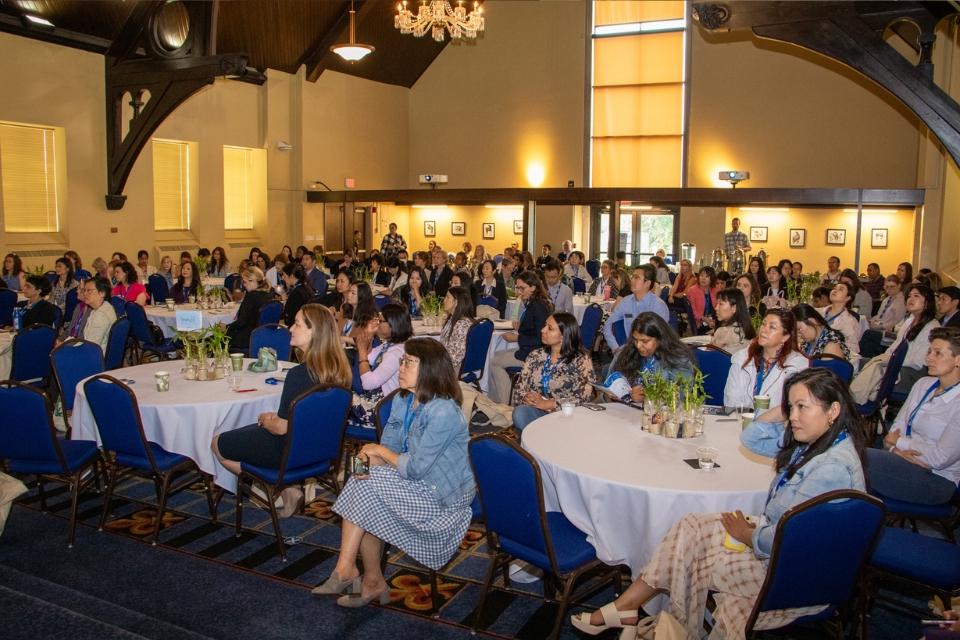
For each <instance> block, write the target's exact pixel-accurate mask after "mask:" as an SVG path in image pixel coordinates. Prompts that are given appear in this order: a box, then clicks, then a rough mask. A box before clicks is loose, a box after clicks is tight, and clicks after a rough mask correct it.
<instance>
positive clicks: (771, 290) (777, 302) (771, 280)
mask: <svg viewBox="0 0 960 640" xmlns="http://www.w3.org/2000/svg"><path fill="white" fill-rule="evenodd" d="M760 296H761V302H763V304H764V305H765V306H766V308H767V309H779V308H781V307H786V304H785V303H786V298H787V290H786V288H785V284H784V282H783V272H781V271H780V267H778V266H777V265H774V264H772V265H770V266H769V267H767V282H766V284H764V285H762V286H761V287H760Z"/></svg>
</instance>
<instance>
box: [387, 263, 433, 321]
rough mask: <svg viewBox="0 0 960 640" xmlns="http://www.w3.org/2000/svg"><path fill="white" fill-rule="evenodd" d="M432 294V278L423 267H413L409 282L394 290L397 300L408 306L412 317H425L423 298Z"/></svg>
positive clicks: (408, 278) (408, 277)
mask: <svg viewBox="0 0 960 640" xmlns="http://www.w3.org/2000/svg"><path fill="white" fill-rule="evenodd" d="M429 294H430V280H429V279H428V278H427V274H426V272H424V270H423V268H422V267H411V268H410V273H409V274H407V282H406V283H405V284H403V285H401V286H400V287H399V288H398V289H397V290H396V291H394V292H393V297H394V298H396V300H397V302H400V303H403V304H405V305H406V306H407V310H408V311H409V312H410V317H411V318H420V317H423V310H422V307H423V299H424V298H426V297H427V296H428V295H429Z"/></svg>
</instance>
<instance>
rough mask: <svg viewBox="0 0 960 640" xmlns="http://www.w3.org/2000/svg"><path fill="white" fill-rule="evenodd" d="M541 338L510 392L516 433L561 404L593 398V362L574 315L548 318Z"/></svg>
mask: <svg viewBox="0 0 960 640" xmlns="http://www.w3.org/2000/svg"><path fill="white" fill-rule="evenodd" d="M650 315H653V314H650ZM658 319H659V318H658ZM540 335H541V341H542V342H543V347H542V348H540V349H534V350H533V351H531V352H530V355H529V356H527V359H526V360H524V362H523V369H522V370H521V371H520V377H519V378H517V385H516V387H515V388H514V390H513V404H514V409H513V426H514V427H516V428H517V429H518V430H519V431H523V430H524V428H526V426H527V425H528V424H530V423H531V422H533V421H534V420H536V419H537V418H539V417H541V416H545V415H547V414H548V413H550V412H552V411H556V410H558V409H559V408H560V405H561V404H562V403H564V402H572V403H574V404H580V403H582V402H587V401H588V400H590V398H591V397H592V396H593V387H592V386H591V383H592V382H593V381H594V376H593V361H592V360H591V359H590V356H589V355H588V354H587V353H586V352H585V351H584V349H583V344H582V343H581V342H580V326H579V325H577V319H576V318H575V317H573V314H570V313H554V314H551V315H550V317H548V318H547V323H546V324H545V325H544V326H543V331H541V332H540Z"/></svg>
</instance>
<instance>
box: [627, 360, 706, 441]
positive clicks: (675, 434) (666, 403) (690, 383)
mask: <svg viewBox="0 0 960 640" xmlns="http://www.w3.org/2000/svg"><path fill="white" fill-rule="evenodd" d="M704 377H705V376H704V375H703V373H702V372H700V371H697V372H696V373H695V374H694V375H693V376H684V375H679V376H677V377H676V379H674V380H668V379H667V378H666V377H664V375H663V374H662V373H661V372H659V371H657V372H655V373H645V374H643V377H642V379H643V390H644V403H643V412H644V427H645V429H646V430H647V431H649V432H650V433H652V434H654V435H662V436H664V437H667V438H693V437H696V436H699V435H702V434H703V423H704V418H703V405H704V404H705V403H706V400H707V395H706V392H705V391H704V389H703V380H704Z"/></svg>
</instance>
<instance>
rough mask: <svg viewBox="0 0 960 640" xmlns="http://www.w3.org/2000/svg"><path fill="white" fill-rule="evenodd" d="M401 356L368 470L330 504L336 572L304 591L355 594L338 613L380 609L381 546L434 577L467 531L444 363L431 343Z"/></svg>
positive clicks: (463, 470) (461, 462)
mask: <svg viewBox="0 0 960 640" xmlns="http://www.w3.org/2000/svg"><path fill="white" fill-rule="evenodd" d="M404 351H405V354H404V357H403V359H402V360H401V363H400V388H401V389H402V391H401V392H400V393H399V394H397V395H396V396H394V398H393V404H392V405H391V409H390V418H389V419H388V420H387V424H386V425H385V426H384V430H383V437H382V438H381V441H380V444H368V445H365V446H364V447H363V449H361V450H360V454H359V457H360V458H361V459H364V460H366V461H367V462H368V463H369V465H370V473H369V475H367V476H357V475H353V476H350V479H349V480H348V481H347V485H346V486H345V487H344V489H343V492H342V493H341V494H340V497H339V498H338V499H337V502H336V504H334V506H333V510H334V512H335V513H337V514H339V515H340V516H341V517H342V518H343V523H342V525H341V533H340V555H339V556H338V557H337V564H336V567H334V569H333V572H332V573H331V574H330V577H329V578H328V579H327V581H326V582H324V583H323V584H321V585H320V586H318V587H316V588H315V589H314V590H313V593H314V594H317V595H324V594H340V593H343V592H344V591H345V590H347V589H348V588H349V587H351V586H353V587H354V589H353V591H354V592H356V591H358V590H359V593H354V594H353V595H347V596H343V597H341V598H339V599H338V600H337V604H339V605H341V606H344V607H361V606H364V605H366V604H368V603H369V602H371V601H373V600H379V602H380V603H381V604H386V603H387V602H389V600H390V589H389V586H388V585H387V583H386V581H385V580H384V577H383V573H382V571H381V565H380V562H381V557H382V554H383V541H386V542H389V543H390V544H391V545H393V546H395V547H397V548H398V549H400V550H401V551H403V552H404V553H406V554H408V555H409V556H411V557H412V558H413V559H414V560H416V561H417V562H419V563H421V564H423V565H425V566H427V567H429V568H431V569H434V570H436V569H439V568H440V567H442V566H443V565H444V564H446V563H447V562H448V561H449V560H450V557H451V556H452V555H453V554H454V552H456V550H457V547H458V545H459V544H460V542H461V541H462V540H463V536H464V534H465V533H466V531H467V526H468V525H469V524H470V517H471V511H470V503H471V502H472V501H473V496H474V493H475V491H476V488H475V484H474V479H473V472H472V471H471V468H470V460H469V459H468V457H467V441H468V440H469V432H468V430H467V423H466V420H464V417H463V412H462V411H461V410H460V402H461V400H462V398H461V395H460V386H459V385H458V384H457V379H456V375H455V374H454V371H453V365H452V364H451V362H450V358H449V356H447V353H446V351H444V349H443V346H442V345H441V344H440V343H439V342H437V341H436V340H431V339H429V338H414V339H412V340H408V341H407V342H406V344H405V345H404ZM358 551H359V552H360V558H361V560H362V562H363V578H362V582H361V578H360V572H359V571H357V552H358Z"/></svg>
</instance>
